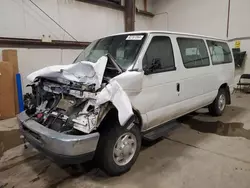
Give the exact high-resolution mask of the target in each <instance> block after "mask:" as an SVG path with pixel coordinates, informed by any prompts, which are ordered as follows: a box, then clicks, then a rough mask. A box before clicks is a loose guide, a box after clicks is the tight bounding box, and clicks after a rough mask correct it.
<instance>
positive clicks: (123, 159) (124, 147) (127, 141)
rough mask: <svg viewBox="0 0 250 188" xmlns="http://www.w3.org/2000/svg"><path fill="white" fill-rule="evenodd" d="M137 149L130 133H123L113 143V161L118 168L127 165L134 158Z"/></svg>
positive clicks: (135, 141) (133, 137) (134, 139)
mask: <svg viewBox="0 0 250 188" xmlns="http://www.w3.org/2000/svg"><path fill="white" fill-rule="evenodd" d="M136 148H137V140H136V138H135V136H134V135H133V134H132V133H124V134H123V135H121V136H120V137H119V138H118V140H117V141H116V143H115V146H114V149H113V159H114V161H115V163H116V164H117V165H119V166H124V165H126V164H128V163H129V162H130V161H131V159H132V158H133V157H134V155H135V152H136Z"/></svg>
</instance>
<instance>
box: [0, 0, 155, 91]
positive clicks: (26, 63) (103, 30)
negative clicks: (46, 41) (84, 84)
mask: <svg viewBox="0 0 250 188" xmlns="http://www.w3.org/2000/svg"><path fill="white" fill-rule="evenodd" d="M33 2H35V3H36V4H37V5H38V6H39V7H40V8H42V9H43V10H44V11H45V12H46V13H47V14H48V15H49V16H51V17H52V18H53V19H54V20H55V21H56V22H58V23H59V24H60V25H61V26H62V27H63V28H64V29H66V30H67V31H68V32H69V33H70V34H71V35H72V36H73V37H74V38H76V39H77V40H78V41H85V42H91V41H93V40H95V39H97V38H100V37H103V36H106V35H110V34H114V33H119V32H124V15H123V12H122V11H119V10H114V9H110V8H105V7H101V6H97V5H92V4H88V3H83V2H78V1H75V0H33ZM142 2H143V0H137V1H136V3H137V8H139V9H143V8H144V6H143V4H142ZM149 2H150V1H149ZM148 8H149V9H150V10H152V6H151V5H150V4H149V5H148ZM151 19H152V18H150V17H145V16H141V15H137V16H136V23H135V27H136V30H146V29H150V27H151ZM43 35H44V38H48V37H49V36H50V37H51V39H52V40H71V41H73V40H74V39H73V38H72V37H71V36H69V35H68V34H67V33H66V32H64V31H63V30H62V29H61V28H60V27H58V26H57V25H56V24H55V23H53V21H51V20H50V19H49V18H48V17H47V16H46V15H45V14H43V13H42V12H41V11H40V10H39V9H37V8H36V7H35V6H34V5H33V4H32V3H31V2H30V1H29V0H1V6H0V37H15V38H32V39H41V38H43ZM4 49H6V48H4ZM12 49H13V48H12ZM1 50H2V49H1V46H0V60H1ZM17 50H18V60H19V69H20V73H21V74H22V77H23V86H25V85H26V84H27V83H28V81H27V80H26V76H27V75H28V74H29V73H31V72H32V71H35V70H37V69H40V68H43V67H45V66H50V65H55V64H69V63H72V61H73V60H74V59H75V58H76V56H77V55H78V54H79V53H80V52H81V50H61V49H26V48H17ZM24 91H25V92H27V91H28V90H27V89H26V88H24Z"/></svg>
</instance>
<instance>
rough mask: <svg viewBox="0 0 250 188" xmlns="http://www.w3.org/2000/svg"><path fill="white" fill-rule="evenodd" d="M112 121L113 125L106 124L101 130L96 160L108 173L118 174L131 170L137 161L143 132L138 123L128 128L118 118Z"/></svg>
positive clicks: (111, 174)
mask: <svg viewBox="0 0 250 188" xmlns="http://www.w3.org/2000/svg"><path fill="white" fill-rule="evenodd" d="M112 123H113V126H110V125H106V126H105V128H106V129H102V131H100V139H99V142H98V146H97V150H96V154H95V161H96V163H97V164H98V166H99V167H100V168H101V169H102V170H104V171H105V172H106V173H107V174H108V175H110V176H118V175H121V174H123V173H125V172H127V171H129V170H130V168H131V167H132V165H133V164H134V163H135V161H136V159H137V157H138V155H139V152H140V148H141V134H140V129H139V127H138V126H136V125H134V126H133V127H132V128H131V129H130V130H127V129H126V128H125V127H122V126H120V124H119V122H118V121H116V120H114V121H113V122H112ZM125 137H126V139H127V140H125V139H124V138H125ZM132 142H134V143H133V144H132ZM131 148H132V149H131ZM117 153H121V154H120V155H117ZM130 153H132V154H131V155H130ZM119 157H120V158H122V157H123V158H124V161H122V160H121V161H119V160H118V158H119ZM120 158H119V159H120ZM125 158H126V159H125Z"/></svg>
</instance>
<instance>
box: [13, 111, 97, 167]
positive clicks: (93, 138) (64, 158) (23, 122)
mask: <svg viewBox="0 0 250 188" xmlns="http://www.w3.org/2000/svg"><path fill="white" fill-rule="evenodd" d="M17 119H18V122H19V126H20V131H21V134H22V135H23V136H24V138H25V139H26V140H27V141H28V142H29V143H30V144H31V145H32V146H33V147H35V148H36V149H38V150H39V151H41V152H42V153H44V154H45V155H46V156H48V157H49V158H51V159H53V160H55V161H57V162H59V163H64V164H66V163H67V164H77V163H81V162H85V161H87V160H91V159H92V158H93V156H94V153H95V150H96V147H97V143H98V140H99V136H100V135H99V133H92V134H88V135H83V136H77V135H66V134H62V133H59V132H56V131H54V130H51V129H48V128H46V127H44V126H43V125H41V124H39V123H37V122H36V121H34V120H31V119H29V117H28V116H27V114H26V113H25V112H22V113H20V114H19V115H18V116H17Z"/></svg>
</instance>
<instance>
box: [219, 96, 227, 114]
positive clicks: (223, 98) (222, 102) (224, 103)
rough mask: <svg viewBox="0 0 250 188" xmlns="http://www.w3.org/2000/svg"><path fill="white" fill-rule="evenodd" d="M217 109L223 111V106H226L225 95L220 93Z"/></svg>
mask: <svg viewBox="0 0 250 188" xmlns="http://www.w3.org/2000/svg"><path fill="white" fill-rule="evenodd" d="M218 102H219V104H218V105H219V109H220V111H223V110H224V108H225V106H226V97H225V95H223V94H221V95H220V97H219V101H218Z"/></svg>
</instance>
